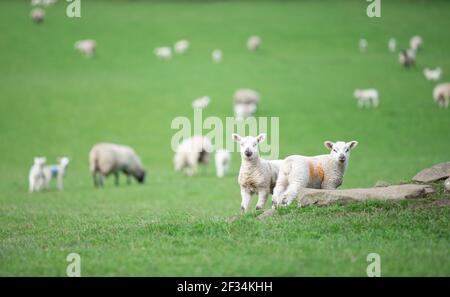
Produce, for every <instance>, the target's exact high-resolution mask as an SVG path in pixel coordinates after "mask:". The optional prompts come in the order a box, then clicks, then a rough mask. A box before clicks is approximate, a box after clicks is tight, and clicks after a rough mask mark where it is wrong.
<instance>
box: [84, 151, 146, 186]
mask: <svg viewBox="0 0 450 297" xmlns="http://www.w3.org/2000/svg"><path fill="white" fill-rule="evenodd" d="M89 168H90V171H91V174H92V177H93V179H94V186H95V187H102V186H103V178H104V177H107V176H109V175H110V174H114V177H115V184H116V186H117V185H119V173H120V172H123V173H124V174H125V175H126V176H127V183H128V184H130V183H131V180H130V176H133V177H134V178H135V179H136V180H137V181H138V183H143V182H144V179H145V169H144V167H143V165H142V162H141V160H140V158H139V156H138V155H137V154H136V152H135V151H134V150H133V149H132V148H131V147H129V146H125V145H119V144H113V143H98V144H96V145H94V146H93V147H92V149H91V151H90V152H89Z"/></svg>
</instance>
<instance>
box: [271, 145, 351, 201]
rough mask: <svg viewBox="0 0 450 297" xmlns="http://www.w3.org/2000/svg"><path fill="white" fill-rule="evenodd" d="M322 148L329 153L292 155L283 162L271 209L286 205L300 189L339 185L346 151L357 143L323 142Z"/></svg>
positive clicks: (330, 187)
mask: <svg viewBox="0 0 450 297" xmlns="http://www.w3.org/2000/svg"><path fill="white" fill-rule="evenodd" d="M324 145H325V147H326V148H327V149H330V150H331V153H330V154H327V155H319V156H314V157H306V156H300V155H293V156H289V157H287V158H286V159H284V161H283V163H282V165H281V167H280V172H279V175H278V179H277V183H276V186H275V189H274V191H273V206H274V207H278V206H287V205H290V204H291V203H292V201H293V200H294V199H295V198H296V197H297V196H298V194H299V193H300V191H301V190H302V188H315V189H336V188H338V187H339V186H340V185H341V184H342V182H343V179H344V174H345V171H346V169H347V167H348V161H349V158H350V151H351V150H352V149H354V148H355V147H356V146H357V145H358V142H357V141H354V140H353V141H350V142H347V143H346V142H343V141H338V142H336V143H333V142H331V141H325V142H324Z"/></svg>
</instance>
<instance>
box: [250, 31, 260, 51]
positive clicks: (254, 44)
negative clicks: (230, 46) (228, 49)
mask: <svg viewBox="0 0 450 297" xmlns="http://www.w3.org/2000/svg"><path fill="white" fill-rule="evenodd" d="M260 47H261V37H259V36H256V35H253V36H250V37H249V39H248V40H247V48H248V50H249V51H252V52H254V51H256V50H257V49H258V48H260Z"/></svg>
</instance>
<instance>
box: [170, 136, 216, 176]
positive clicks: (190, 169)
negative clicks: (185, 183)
mask: <svg viewBox="0 0 450 297" xmlns="http://www.w3.org/2000/svg"><path fill="white" fill-rule="evenodd" d="M211 152H212V144H211V141H210V140H209V138H207V137H204V136H198V135H196V136H193V137H191V138H187V139H185V140H184V141H183V142H181V143H180V145H179V146H178V147H177V150H176V153H175V156H174V159H173V161H174V165H175V171H183V172H184V173H186V174H187V175H189V176H192V175H195V174H196V173H197V168H198V164H204V165H207V164H208V162H209V154H210V153H211Z"/></svg>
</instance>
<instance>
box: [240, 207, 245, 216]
mask: <svg viewBox="0 0 450 297" xmlns="http://www.w3.org/2000/svg"><path fill="white" fill-rule="evenodd" d="M244 214H245V208H244V207H243V206H241V215H244Z"/></svg>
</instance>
